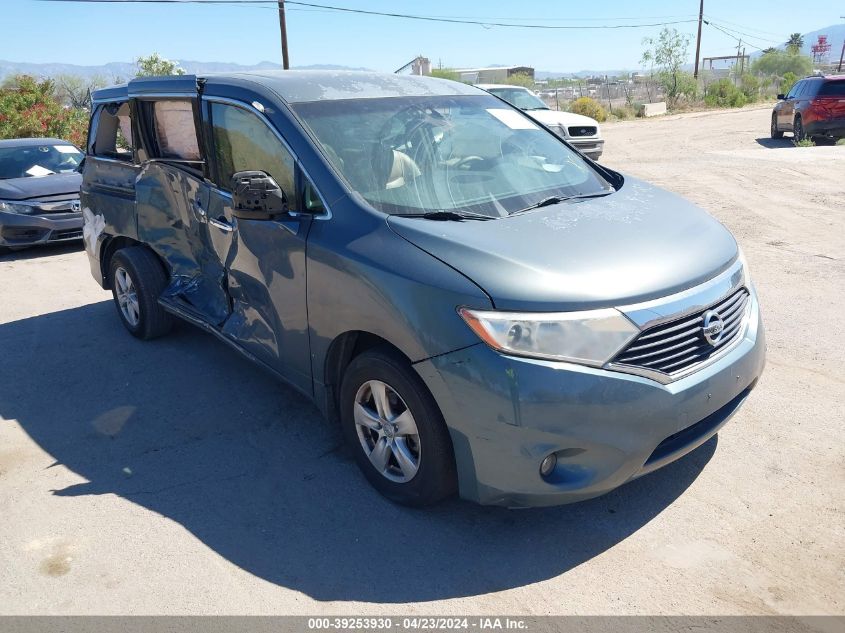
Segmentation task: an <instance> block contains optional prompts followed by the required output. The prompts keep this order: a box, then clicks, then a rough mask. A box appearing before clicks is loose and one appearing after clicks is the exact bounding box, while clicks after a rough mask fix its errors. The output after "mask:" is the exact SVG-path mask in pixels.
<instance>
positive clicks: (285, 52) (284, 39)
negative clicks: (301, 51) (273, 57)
mask: <svg viewBox="0 0 845 633" xmlns="http://www.w3.org/2000/svg"><path fill="white" fill-rule="evenodd" d="M279 30H280V31H281V33H282V68H284V69H285V70H288V69H289V68H290V60H289V59H288V28H287V25H286V24H285V0H279Z"/></svg>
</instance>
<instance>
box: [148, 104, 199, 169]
mask: <svg viewBox="0 0 845 633" xmlns="http://www.w3.org/2000/svg"><path fill="white" fill-rule="evenodd" d="M153 118H154V121H155V135H156V141H157V142H158V151H159V157H160V158H177V159H182V160H199V159H200V150H199V143H198V142H197V131H196V123H195V120H194V107H193V104H192V103H191V102H190V101H156V102H155V106H154V115H153Z"/></svg>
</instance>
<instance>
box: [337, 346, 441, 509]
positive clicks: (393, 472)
mask: <svg viewBox="0 0 845 633" xmlns="http://www.w3.org/2000/svg"><path fill="white" fill-rule="evenodd" d="M339 404H340V409H341V424H342V426H343V433H344V436H345V437H346V440H347V442H348V444H349V446H350V448H351V449H352V452H353V453H354V455H355V461H356V462H357V463H358V467H359V468H360V469H361V471H362V472H363V473H364V475H365V476H366V477H367V480H368V481H369V482H370V483H371V484H372V485H373V487H374V488H376V490H378V491H379V492H380V493H382V494H383V495H384V496H385V497H387V498H388V499H391V500H392V501H395V502H397V503H401V504H404V505H410V506H425V505H429V504H432V503H435V502H437V501H439V500H441V499H443V498H445V497H448V496H450V495H452V494H454V492H455V490H456V487H457V486H456V474H455V459H454V455H453V452H452V442H451V439H450V437H449V432H448V430H447V429H446V424H445V422H444V421H443V416H442V415H441V413H440V410H439V408H438V407H437V404H436V403H435V401H434V398H433V397H432V396H431V394H430V393H429V391H428V389H427V388H426V386H425V384H424V383H423V382H422V380H421V379H420V377H419V376H418V375H417V374H416V372H414V370H413V369H412V368H411V366H410V364H409V363H408V362H407V361H406V360H405V359H404V358H402V357H401V356H399V355H398V354H396V353H395V352H393V351H392V350H388V349H381V350H372V351H368V352H364V353H363V354H361V355H360V356H357V357H355V358H354V359H353V360H352V362H351V363H350V364H349V367H348V368H347V369H346V373H345V374H344V377H343V384H342V386H341V391H340V403H339Z"/></svg>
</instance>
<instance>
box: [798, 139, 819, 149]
mask: <svg viewBox="0 0 845 633" xmlns="http://www.w3.org/2000/svg"><path fill="white" fill-rule="evenodd" d="M792 142H793V144H794V145H795V147H815V146H816V143H815V141H813V139H811V138H802V139H801V140H800V141H795V140H793V141H792Z"/></svg>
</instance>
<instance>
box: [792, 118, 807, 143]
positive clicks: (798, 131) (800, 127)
mask: <svg viewBox="0 0 845 633" xmlns="http://www.w3.org/2000/svg"><path fill="white" fill-rule="evenodd" d="M792 135H793V136H794V137H795V141H796V142H799V141H803V140H804V139H805V138H807V134H806V132H804V124H803V123H802V122H801V117H800V116H796V117H795V121H794V122H793V123H792Z"/></svg>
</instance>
